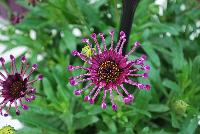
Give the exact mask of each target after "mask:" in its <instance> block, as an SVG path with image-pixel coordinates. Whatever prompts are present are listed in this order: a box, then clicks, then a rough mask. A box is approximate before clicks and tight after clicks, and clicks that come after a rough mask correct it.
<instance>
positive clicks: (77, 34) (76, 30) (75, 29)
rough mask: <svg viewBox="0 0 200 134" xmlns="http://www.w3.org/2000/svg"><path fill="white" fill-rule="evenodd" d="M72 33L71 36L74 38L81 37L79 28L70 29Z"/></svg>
mask: <svg viewBox="0 0 200 134" xmlns="http://www.w3.org/2000/svg"><path fill="white" fill-rule="evenodd" d="M72 33H73V35H74V36H76V37H80V36H82V33H81V30H80V29H79V28H73V29H72Z"/></svg>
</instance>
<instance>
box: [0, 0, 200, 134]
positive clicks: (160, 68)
mask: <svg viewBox="0 0 200 134" xmlns="http://www.w3.org/2000/svg"><path fill="white" fill-rule="evenodd" d="M2 2H4V4H6V1H2ZM2 2H1V3H2ZM17 2H18V3H20V4H21V5H23V6H24V7H26V8H27V9H29V12H28V13H27V14H26V15H25V18H24V19H23V21H22V22H21V23H19V24H17V25H8V28H7V29H1V30H0V33H1V34H2V35H6V36H8V37H9V39H8V40H0V42H1V43H3V44H5V45H6V46H7V49H6V50H5V51H4V52H6V51H8V50H10V49H11V48H14V47H18V46H26V47H27V49H28V50H27V51H26V53H25V54H26V55H28V56H29V61H31V62H33V63H34V62H36V61H38V59H40V58H39V57H42V60H41V59H40V60H39V61H38V62H39V63H38V64H39V65H38V66H39V70H38V72H39V73H42V74H43V75H44V80H43V81H42V82H41V83H39V84H38V85H36V86H38V88H37V89H38V92H39V94H38V96H37V100H36V101H35V102H34V103H32V104H31V105H30V109H29V111H28V112H23V113H22V115H21V116H16V117H15V118H17V119H19V120H20V121H21V122H22V123H23V124H24V125H25V127H24V128H23V129H22V130H19V131H18V132H17V133H20V134H23V133H24V134H25V133H28V132H29V133H35V134H41V133H44V134H46V133H48V134H64V133H81V134H84V133H99V134H107V133H109V134H112V133H113V134H115V133H121V134H124V133H127V134H129V133H130V134H131V133H139V134H151V133H152V134H177V133H180V134H195V133H199V132H200V128H199V126H198V117H197V116H198V115H199V114H200V113H199V109H200V105H199V102H200V86H199V80H200V38H199V36H198V35H199V33H200V24H199V22H198V23H197V21H199V18H200V6H199V5H200V3H199V2H198V1H197V0H190V1H188V0H168V1H167V9H166V10H165V11H164V14H163V15H162V16H160V15H159V9H158V8H159V7H158V6H157V5H155V3H154V1H153V0H148V1H147V0H141V1H140V3H139V5H138V8H137V10H136V13H135V18H134V24H133V29H132V32H131V35H130V41H129V46H128V48H127V50H130V47H131V46H132V44H133V43H134V42H135V41H140V42H141V43H142V48H140V49H138V50H137V51H136V53H135V55H134V56H137V55H141V53H144V52H145V53H146V54H147V55H148V62H149V63H148V64H150V65H151V72H150V78H149V81H150V83H151V85H152V90H151V91H150V92H145V91H138V90H135V89H133V88H131V89H130V88H129V91H132V92H133V93H134V94H135V96H136V99H135V102H134V103H132V104H131V105H128V106H127V105H124V104H123V103H122V102H120V100H119V99H120V98H115V99H116V100H118V102H117V103H118V104H120V105H119V110H118V111H117V112H113V111H112V110H111V108H108V109H107V110H105V111H104V110H101V109H100V107H99V105H98V104H95V105H90V104H87V103H83V102H82V100H83V98H82V97H75V96H74V95H73V90H74V88H73V87H71V86H70V85H69V84H68V78H69V77H70V76H71V75H72V74H70V73H69V72H68V71H67V70H66V66H67V65H68V64H69V63H71V64H75V65H80V64H83V63H82V62H81V61H80V60H79V59H78V58H74V57H73V58H72V56H71V51H72V50H74V49H76V48H78V49H79V50H80V51H81V48H82V46H83V44H81V43H80V42H81V39H82V38H83V37H88V36H89V35H90V34H91V33H92V32H96V33H98V32H104V33H108V32H109V31H110V30H111V29H116V30H117V29H119V22H120V21H119V20H120V14H121V1H117V0H98V1H88V0H43V1H42V2H40V3H38V4H37V5H36V6H35V7H32V6H28V4H27V1H25V0H18V1H17ZM77 28H78V29H79V30H80V31H81V34H82V35H81V36H75V35H74V34H73V32H74V30H77ZM16 30H18V31H20V33H19V32H18V34H16ZM31 30H34V31H35V32H36V35H37V37H36V40H34V39H32V38H31V37H30V31H31ZM116 39H117V36H116ZM107 41H109V40H108V38H107ZM131 43H132V44H131ZM134 56H133V58H134ZM36 74H37V73H36ZM147 82H148V81H147ZM13 115H14V114H13Z"/></svg>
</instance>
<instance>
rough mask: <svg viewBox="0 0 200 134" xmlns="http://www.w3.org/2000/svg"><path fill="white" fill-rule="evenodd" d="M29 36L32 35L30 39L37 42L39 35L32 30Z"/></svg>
mask: <svg viewBox="0 0 200 134" xmlns="http://www.w3.org/2000/svg"><path fill="white" fill-rule="evenodd" d="M29 35H30V38H31V39H32V40H36V38H37V33H36V31H35V30H30V33H29Z"/></svg>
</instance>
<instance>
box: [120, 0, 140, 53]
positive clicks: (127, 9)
mask: <svg viewBox="0 0 200 134" xmlns="http://www.w3.org/2000/svg"><path fill="white" fill-rule="evenodd" d="M139 2H140V0H123V7H122V15H121V21H120V30H119V32H120V31H124V32H125V34H126V42H125V43H124V48H123V54H124V55H125V52H126V49H127V46H128V41H129V35H130V32H131V27H132V23H133V18H134V14H135V10H136V8H137V6H138V3H139Z"/></svg>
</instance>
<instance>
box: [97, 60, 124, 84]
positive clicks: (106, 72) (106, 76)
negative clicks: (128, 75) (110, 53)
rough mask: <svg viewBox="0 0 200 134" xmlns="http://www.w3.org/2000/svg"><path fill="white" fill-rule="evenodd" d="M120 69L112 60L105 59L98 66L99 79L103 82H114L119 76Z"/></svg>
mask: <svg viewBox="0 0 200 134" xmlns="http://www.w3.org/2000/svg"><path fill="white" fill-rule="evenodd" d="M120 73H121V70H120V68H119V66H118V64H116V63H115V62H114V61H111V60H106V61H104V62H102V63H101V64H100V66H99V68H98V75H99V78H100V80H102V81H105V82H107V83H108V82H115V81H116V80H117V78H118V77H119V75H120Z"/></svg>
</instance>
